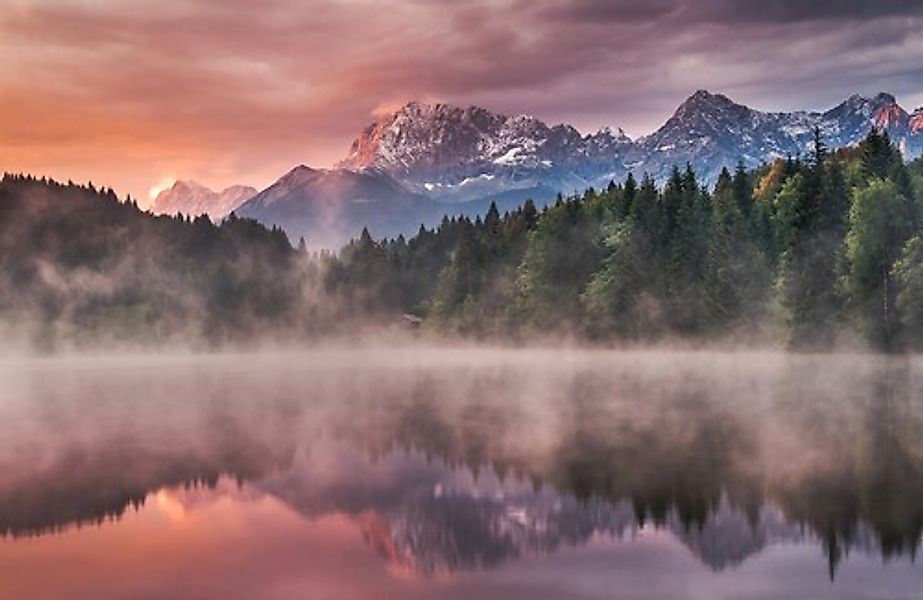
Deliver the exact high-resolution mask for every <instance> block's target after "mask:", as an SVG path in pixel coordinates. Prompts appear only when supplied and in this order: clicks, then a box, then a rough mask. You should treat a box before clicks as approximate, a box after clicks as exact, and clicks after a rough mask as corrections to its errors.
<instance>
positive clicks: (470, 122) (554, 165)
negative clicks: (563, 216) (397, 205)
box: [339, 102, 637, 202]
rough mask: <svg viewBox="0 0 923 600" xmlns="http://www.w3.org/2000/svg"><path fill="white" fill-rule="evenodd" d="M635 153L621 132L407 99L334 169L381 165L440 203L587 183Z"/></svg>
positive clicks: (373, 126) (370, 128)
mask: <svg viewBox="0 0 923 600" xmlns="http://www.w3.org/2000/svg"><path fill="white" fill-rule="evenodd" d="M636 151H637V147H636V145H635V144H634V143H633V142H632V141H631V139H629V138H628V136H626V135H625V134H624V132H622V131H621V130H619V131H617V132H616V131H612V130H611V129H602V130H600V131H599V132H597V133H595V134H592V135H582V134H580V132H578V131H577V130H576V129H575V128H573V127H571V126H570V125H555V126H549V125H547V124H545V123H543V122H542V121H539V120H538V119H536V118H534V117H531V116H527V115H518V116H506V115H500V114H496V113H492V112H490V111H488V110H485V109H483V108H479V107H476V106H469V107H467V108H462V107H458V106H450V105H446V104H435V105H427V104H420V103H416V102H411V103H409V104H407V105H406V106H404V107H402V108H401V109H399V110H398V111H396V112H395V113H393V114H391V115H389V116H387V117H385V118H383V119H381V120H379V121H377V122H376V123H373V124H371V125H369V126H368V127H367V128H366V129H365V130H364V131H362V133H361V134H360V135H359V136H358V137H357V138H356V140H355V141H354V142H353V143H352V146H351V147H350V151H349V155H348V156H347V157H346V159H345V160H343V161H342V162H341V163H340V164H339V167H341V168H346V169H351V170H358V171H363V170H367V169H375V170H379V171H382V172H384V173H387V174H388V175H390V176H391V177H394V178H395V179H397V180H398V181H400V182H402V183H404V184H405V185H407V186H408V187H410V188H411V189H413V190H414V191H416V192H418V193H421V194H424V195H428V196H430V197H433V198H436V199H439V200H440V201H444V202H445V201H462V200H470V199H473V198H478V197H483V196H484V195H486V194H491V193H497V192H502V191H511V190H519V189H529V188H537V187H547V188H551V189H553V190H556V191H557V190H569V191H573V190H574V189H582V188H586V187H587V186H590V185H596V184H598V182H599V181H601V180H603V179H606V178H607V176H608V175H610V174H619V173H622V172H624V171H625V162H626V161H631V160H634V159H636V156H635V154H636ZM609 178H611V177H609ZM606 181H608V179H606Z"/></svg>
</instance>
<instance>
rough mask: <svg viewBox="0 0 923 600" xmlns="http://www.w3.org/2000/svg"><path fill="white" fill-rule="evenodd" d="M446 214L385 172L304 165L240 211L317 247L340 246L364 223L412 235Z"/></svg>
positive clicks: (381, 233) (386, 232) (379, 231)
mask: <svg viewBox="0 0 923 600" xmlns="http://www.w3.org/2000/svg"><path fill="white" fill-rule="evenodd" d="M443 212H444V208H443V207H442V206H440V205H438V204H436V203H434V202H432V201H430V200H429V199H427V198H425V197H423V196H420V195H418V194H415V193H413V192H411V191H409V190H408V189H406V188H405V187H403V186H401V185H400V184H399V183H397V182H396V181H394V180H393V179H391V178H390V177H388V176H387V175H385V174H383V173H380V172H377V171H374V170H366V171H363V172H355V171H349V170H346V169H312V168H310V167H306V166H304V165H299V166H297V167H295V168H294V169H292V170H291V171H289V172H288V173H286V174H285V175H284V176H282V177H281V178H280V179H279V180H278V181H276V182H275V183H274V184H272V185H271V186H269V187H268V188H266V189H265V190H263V191H262V192H260V193H259V194H257V195H256V196H254V197H253V198H251V199H249V200H248V201H247V202H246V203H244V204H243V205H242V206H241V207H240V208H239V209H238V210H237V214H238V215H239V216H241V217H250V218H254V219H256V220H258V221H260V222H262V223H265V224H267V225H279V226H280V227H282V228H283V229H285V231H286V233H288V235H289V237H290V238H291V239H292V240H293V241H295V240H297V239H298V238H299V237H302V236H303V237H304V238H305V241H306V242H307V243H308V245H309V246H310V247H312V248H339V247H340V246H342V245H343V244H344V243H346V242H347V241H348V240H349V239H350V238H351V237H354V236H356V235H357V234H358V233H359V232H360V231H361V230H362V228H363V227H368V228H369V231H370V232H371V233H372V234H373V235H374V236H376V237H392V236H397V235H398V234H400V233H411V232H412V231H416V229H417V228H419V226H420V224H421V223H424V222H425V223H427V224H431V223H433V222H434V220H435V219H437V218H439V217H441V215H442V213H443Z"/></svg>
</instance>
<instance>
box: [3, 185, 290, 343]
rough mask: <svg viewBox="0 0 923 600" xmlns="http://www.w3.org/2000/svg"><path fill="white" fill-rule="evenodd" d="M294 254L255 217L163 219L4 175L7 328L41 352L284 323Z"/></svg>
mask: <svg viewBox="0 0 923 600" xmlns="http://www.w3.org/2000/svg"><path fill="white" fill-rule="evenodd" d="M298 256H299V255H298V253H297V252H295V251H294V250H293V249H292V248H291V245H290V244H289V242H288V239H287V238H286V237H285V234H284V233H283V232H282V231H281V230H279V229H273V230H267V229H266V228H265V227H263V226H262V225H260V224H258V223H256V222H254V221H249V220H245V219H238V218H234V217H232V218H229V219H227V220H225V221H224V222H223V223H222V224H221V225H220V226H216V225H214V224H212V222H211V221H210V220H209V219H208V218H206V217H199V218H196V219H194V220H190V219H188V218H186V217H182V216H178V217H165V216H161V217H155V216H152V215H150V214H148V213H145V212H143V211H141V210H140V209H139V208H138V206H137V204H136V203H135V202H133V201H131V200H130V199H129V201H127V202H121V201H119V199H118V198H117V197H116V195H115V193H113V191H112V190H108V189H105V188H104V189H101V190H97V189H95V188H94V187H93V185H92V184H90V185H89V186H78V185H74V184H72V183H69V184H67V185H63V184H59V183H55V182H53V181H47V180H44V179H41V180H38V179H35V178H32V177H24V176H15V175H6V176H4V178H3V180H2V182H0V324H4V325H5V326H6V327H5V329H6V333H9V330H10V329H13V330H16V329H17V328H18V329H19V330H20V333H22V334H25V335H28V336H30V337H31V339H32V341H34V342H36V343H38V344H39V345H40V346H44V347H53V345H54V344H55V343H56V342H57V341H60V340H67V341H70V342H76V343H81V342H87V343H92V342H98V341H108V340H109V339H111V338H117V339H134V340H138V341H142V342H150V343H158V342H165V341H176V340H180V339H182V340H199V339H201V340H208V341H215V342H218V341H227V340H231V339H235V338H243V337H249V336H252V335H254V334H257V333H260V332H265V331H272V330H275V329H278V328H279V327H280V324H281V323H282V322H283V321H289V320H292V321H293V320H295V319H297V318H298V316H299V312H300V309H301V294H302V293H303V290H302V286H303V284H304V277H305V275H306V272H305V271H304V269H303V265H302V263H301V261H299V260H298ZM14 332H15V331H14Z"/></svg>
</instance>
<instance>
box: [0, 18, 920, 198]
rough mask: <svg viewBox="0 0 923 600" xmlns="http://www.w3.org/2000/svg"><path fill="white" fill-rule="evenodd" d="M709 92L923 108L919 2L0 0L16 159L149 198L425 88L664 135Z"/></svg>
mask: <svg viewBox="0 0 923 600" xmlns="http://www.w3.org/2000/svg"><path fill="white" fill-rule="evenodd" d="M697 89H708V90H710V91H712V92H720V93H724V94H727V95H728V96H730V97H731V98H732V99H734V100H736V101H738V102H742V103H744V104H747V105H750V106H752V107H754V108H759V109H765V110H792V109H826V108H829V107H831V106H833V105H835V104H837V103H838V102H840V101H842V100H843V99H844V98H846V97H847V96H849V95H850V94H853V93H860V94H863V95H873V94H875V93H877V92H879V91H888V92H891V93H893V94H895V96H897V99H898V102H900V103H901V105H903V106H904V108H906V109H908V110H913V109H914V108H916V107H918V106H921V105H923V1H918V0H903V1H899V0H875V1H860V0H838V1H836V2H832V1H826V0H800V1H798V0H738V1H733V0H696V1H693V0H429V1H427V0H260V1H255V0H118V1H113V0H0V170H3V171H13V172H29V173H33V174H36V175H48V176H52V177H54V178H57V179H61V180H67V179H73V180H74V181H81V182H86V181H92V182H93V183H94V184H96V185H97V186H101V185H105V186H110V187H114V188H115V190H116V191H117V192H119V193H120V194H122V195H124V194H126V193H130V194H131V195H132V196H134V197H135V198H137V199H139V201H140V202H141V203H142V204H143V203H144V202H146V201H147V200H148V198H149V196H150V194H151V191H152V190H154V191H156V190H157V189H159V188H160V187H163V186H165V185H168V184H169V183H171V182H172V181H173V180H174V179H178V178H179V179H195V180H197V181H200V182H202V183H204V184H206V185H208V186H211V187H214V188H221V187H224V186H228V185H232V184H248V185H253V186H255V187H258V188H262V187H265V186H267V185H269V184H271V183H272V182H273V181H274V180H275V179H277V178H278V177H279V176H281V175H282V174H283V173H285V172H286V171H288V170H290V169H291V168H292V167H294V166H295V165H297V164H307V165H311V166H315V167H326V166H332V165H333V164H335V163H336V162H337V161H338V160H339V159H341V158H343V157H344V156H345V155H346V152H347V150H348V148H349V145H350V143H351V142H352V140H353V139H354V138H355V136H356V135H357V133H358V132H359V131H360V130H361V129H362V128H363V127H365V126H366V125H368V124H369V123H370V122H372V121H373V120H374V119H375V118H376V117H378V116H381V115H382V114H385V113H386V112H387V111H389V110H393V109H395V108H397V107H399V106H400V105H401V104H403V103H405V102H407V101H409V100H421V101H439V102H447V103H452V104H461V105H467V104H477V105H480V106H484V107H485V108H488V109H491V110H494V111H497V112H501V113H514V114H516V113H529V114H533V115H535V116H537V117H539V118H541V119H543V120H545V121H547V122H549V123H560V122H566V123H571V124H573V125H574V126H576V127H577V128H578V129H580V130H581V131H584V132H591V131H595V130H596V129H599V128H600V127H602V126H604V125H609V126H612V127H622V128H623V129H624V130H625V131H626V132H628V133H629V135H632V136H633V137H636V136H639V135H644V134H647V133H650V132H652V131H653V130H654V129H656V128H657V127H658V126H659V125H660V124H662V123H663V121H665V120H666V119H667V118H668V117H669V116H670V114H672V112H673V110H674V109H675V108H676V106H677V105H678V104H679V103H681V102H682V101H683V99H684V98H686V97H687V96H689V95H690V94H691V93H693V92H694V91H695V90H697Z"/></svg>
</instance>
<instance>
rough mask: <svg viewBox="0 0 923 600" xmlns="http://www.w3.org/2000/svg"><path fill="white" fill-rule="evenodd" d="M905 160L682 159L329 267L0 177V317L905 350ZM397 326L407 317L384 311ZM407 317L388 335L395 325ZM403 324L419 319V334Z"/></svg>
mask: <svg viewBox="0 0 923 600" xmlns="http://www.w3.org/2000/svg"><path fill="white" fill-rule="evenodd" d="M921 227H923V161H921V159H917V160H915V161H913V162H911V163H905V162H904V160H903V158H902V155H901V153H900V151H899V150H898V148H897V147H896V146H895V145H894V144H893V143H892V142H891V140H890V139H889V138H888V136H887V134H886V133H881V132H877V131H872V132H871V133H870V134H869V135H868V136H867V137H866V139H865V140H864V141H863V142H862V143H861V144H859V145H858V146H856V147H850V148H844V149H840V150H837V151H829V150H828V149H827V148H826V147H825V145H824V142H823V139H822V137H821V135H820V132H815V141H814V144H813V147H812V149H811V151H810V152H808V153H806V154H805V155H804V156H800V157H789V158H787V159H777V160H775V161H773V162H772V163H769V164H766V165H763V166H762V167H761V168H759V169H756V170H750V171H748V170H745V169H744V168H743V167H742V166H738V167H737V168H736V169H735V170H734V171H733V172H730V171H728V170H727V169H725V170H724V171H723V172H722V173H721V175H720V176H719V178H718V180H717V182H716V184H715V185H714V186H713V187H712V188H711V189H708V188H706V187H705V186H704V185H703V184H702V183H701V182H700V181H699V180H698V179H697V178H696V174H695V173H694V172H693V171H692V169H691V168H690V167H688V166H686V168H685V169H683V168H680V167H679V166H677V167H675V168H674V169H673V172H672V174H671V176H670V177H669V179H668V181H666V183H665V184H664V185H663V186H657V185H656V183H655V182H654V181H653V180H652V179H651V178H650V177H649V176H646V175H644V176H641V177H640V178H635V177H634V176H633V175H629V176H628V177H627V179H626V180H625V181H622V182H612V183H610V185H609V186H608V187H607V188H606V189H605V190H594V189H590V190H587V191H586V192H585V193H583V194H581V195H579V196H573V197H567V198H565V197H560V196H559V197H558V199H557V201H556V202H554V203H553V204H551V205H549V206H547V207H544V208H539V207H536V205H535V204H534V203H533V202H532V201H531V200H526V201H525V202H524V203H523V205H522V206H521V207H519V208H518V209H516V210H514V211H511V212H507V213H506V214H500V213H499V211H498V210H497V208H496V206H495V205H491V207H490V209H489V210H488V211H487V213H486V214H485V215H484V216H483V217H478V218H476V219H474V220H471V219H468V218H465V217H461V218H449V217H446V218H444V219H443V221H442V223H441V224H440V225H439V226H438V227H436V228H434V229H426V228H424V227H422V226H421V227H420V229H419V232H418V233H417V234H416V235H414V236H413V237H410V238H409V239H405V238H404V237H403V236H399V237H397V238H396V239H385V240H375V239H374V238H373V236H372V235H371V234H370V233H369V232H368V231H367V230H366V231H363V232H362V235H361V236H360V237H359V238H358V239H355V240H353V241H352V242H350V244H348V245H347V246H346V247H345V248H343V249H342V250H341V251H339V252H337V253H319V254H318V253H309V252H307V251H305V250H304V244H303V242H302V243H299V244H297V245H296V246H294V247H293V246H292V245H291V244H290V243H289V240H288V239H287V238H286V236H285V234H284V232H283V231H281V230H279V229H275V228H274V229H267V228H266V227H264V226H262V225H260V224H258V223H256V222H255V221H251V220H248V219H240V218H237V217H236V216H234V215H231V216H230V217H229V218H227V219H225V220H224V221H223V222H221V223H219V224H213V223H212V222H211V221H209V220H208V219H207V218H206V217H198V218H194V219H192V218H189V217H183V216H181V215H180V216H177V217H164V216H157V217H155V216H153V215H150V214H148V213H146V212H144V211H142V210H141V209H139V208H138V206H137V204H136V203H135V202H134V201H132V200H131V199H130V198H129V199H126V200H124V201H123V200H120V199H119V198H118V197H117V196H116V195H115V193H114V192H113V191H112V190H110V189H101V190H97V189H95V188H94V187H93V186H92V184H90V185H89V186H80V185H75V184H72V183H68V184H59V183H56V182H52V181H48V180H45V179H36V178H34V177H30V176H22V175H6V176H5V177H4V178H3V180H2V182H0V265H2V268H0V323H2V326H3V328H4V331H6V332H8V334H9V335H14V334H15V335H16V336H18V337H19V338H20V339H22V340H24V341H26V342H27V343H29V344H31V345H33V346H36V347H39V348H47V349H53V348H56V347H58V346H59V345H60V344H62V343H67V344H78V345H79V344H91V343H99V342H106V341H119V340H130V341H136V342H139V343H143V344H151V343H165V342H184V343H190V344H192V345H196V344H205V345H214V344H221V343H234V342H247V341H252V340H253V339H254V338H255V337H266V338H271V339H274V340H280V341H298V340H311V339H315V338H316V337H318V336H322V335H327V334H331V333H337V332H343V331H357V330H361V329H364V328H369V327H380V326H383V325H384V326H391V327H394V328H400V327H403V326H406V327H409V328H416V329H419V330H420V331H419V332H417V334H418V335H424V336H425V335H433V336H464V337H469V338H476V339H485V340H493V341H517V342H518V341H524V340H529V339H533V338H546V339H547V338H560V337H563V336H566V337H568V338H572V339H576V340H582V341H586V342H590V343H601V344H612V343H642V342H643V343H648V342H657V341H673V340H688V341H689V342H691V343H700V342H706V341H707V342H712V341H714V342H721V341H735V342H738V343H752V344H767V345H774V346H785V347H789V348H792V349H796V350H805V351H822V350H826V349H830V348H833V347H836V346H839V345H841V344H847V345H850V346H853V347H857V348H871V349H875V350H881V351H887V352H894V351H904V350H911V349H914V348H918V347H920V345H921V344H923V231H921ZM402 315H405V316H403V317H402ZM402 324H403V325H402ZM418 324H419V326H418V327H417V325H418Z"/></svg>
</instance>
